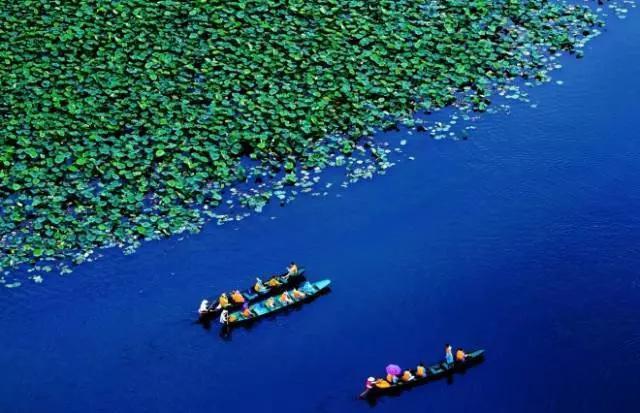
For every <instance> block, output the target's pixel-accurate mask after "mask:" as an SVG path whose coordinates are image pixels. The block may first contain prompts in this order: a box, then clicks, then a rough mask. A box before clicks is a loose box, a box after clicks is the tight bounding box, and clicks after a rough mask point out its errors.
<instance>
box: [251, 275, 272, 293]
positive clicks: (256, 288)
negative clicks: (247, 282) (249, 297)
mask: <svg viewBox="0 0 640 413" xmlns="http://www.w3.org/2000/svg"><path fill="white" fill-rule="evenodd" d="M253 289H254V291H255V292H257V293H264V292H267V291H269V289H268V288H267V287H265V286H264V284H262V280H261V279H260V278H258V277H256V284H255V285H254V286H253Z"/></svg>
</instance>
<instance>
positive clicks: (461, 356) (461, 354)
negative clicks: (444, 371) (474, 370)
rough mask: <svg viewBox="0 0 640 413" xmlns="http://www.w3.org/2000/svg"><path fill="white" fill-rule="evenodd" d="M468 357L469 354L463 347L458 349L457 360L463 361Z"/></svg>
mask: <svg viewBox="0 0 640 413" xmlns="http://www.w3.org/2000/svg"><path fill="white" fill-rule="evenodd" d="M466 359H467V355H466V354H465V352H464V350H462V349H461V348H459V349H457V350H456V362H458V363H463V362H464V361H465V360H466Z"/></svg>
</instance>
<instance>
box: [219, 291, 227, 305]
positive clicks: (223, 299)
mask: <svg viewBox="0 0 640 413" xmlns="http://www.w3.org/2000/svg"><path fill="white" fill-rule="evenodd" d="M228 305H229V297H227V294H226V293H222V294H220V298H218V308H225V307H226V306H228Z"/></svg>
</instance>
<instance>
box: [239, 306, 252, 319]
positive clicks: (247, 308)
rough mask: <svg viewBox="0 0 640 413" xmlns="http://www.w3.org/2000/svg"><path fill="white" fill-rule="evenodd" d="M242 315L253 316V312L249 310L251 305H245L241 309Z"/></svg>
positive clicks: (245, 316)
mask: <svg viewBox="0 0 640 413" xmlns="http://www.w3.org/2000/svg"><path fill="white" fill-rule="evenodd" d="M242 316H243V317H244V318H251V317H253V312H252V311H251V307H249V306H246V307H244V308H243V309H242Z"/></svg>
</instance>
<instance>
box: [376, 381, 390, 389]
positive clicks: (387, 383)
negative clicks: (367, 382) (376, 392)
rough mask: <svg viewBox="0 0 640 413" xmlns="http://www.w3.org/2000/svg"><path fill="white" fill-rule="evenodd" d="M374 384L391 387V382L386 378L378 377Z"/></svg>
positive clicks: (382, 387) (380, 386)
mask: <svg viewBox="0 0 640 413" xmlns="http://www.w3.org/2000/svg"><path fill="white" fill-rule="evenodd" d="M373 384H374V386H376V387H377V388H379V389H386V388H389V387H391V384H389V382H388V381H386V380H385V379H378V380H376V381H374V382H373Z"/></svg>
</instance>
